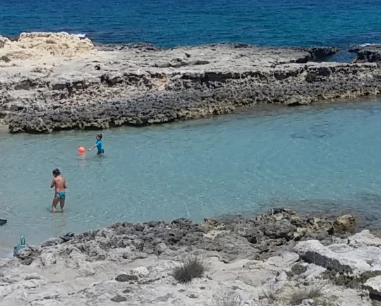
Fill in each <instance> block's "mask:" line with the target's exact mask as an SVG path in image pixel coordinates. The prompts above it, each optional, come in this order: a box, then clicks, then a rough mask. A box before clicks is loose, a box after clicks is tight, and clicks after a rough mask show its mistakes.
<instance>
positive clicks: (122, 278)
mask: <svg viewBox="0 0 381 306" xmlns="http://www.w3.org/2000/svg"><path fill="white" fill-rule="evenodd" d="M115 280H116V281H117V282H122V283H125V282H131V281H138V280H139V277H138V276H137V275H134V274H119V275H118V276H117V277H116V278H115Z"/></svg>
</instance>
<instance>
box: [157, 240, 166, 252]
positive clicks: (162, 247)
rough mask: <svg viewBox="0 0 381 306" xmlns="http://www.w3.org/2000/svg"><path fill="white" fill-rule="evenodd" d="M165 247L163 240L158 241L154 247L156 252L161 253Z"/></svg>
mask: <svg viewBox="0 0 381 306" xmlns="http://www.w3.org/2000/svg"><path fill="white" fill-rule="evenodd" d="M166 249H167V245H166V244H165V243H163V242H162V243H159V244H158V245H157V246H156V248H155V250H156V253H157V254H161V253H163V252H164V251H165V250H166Z"/></svg>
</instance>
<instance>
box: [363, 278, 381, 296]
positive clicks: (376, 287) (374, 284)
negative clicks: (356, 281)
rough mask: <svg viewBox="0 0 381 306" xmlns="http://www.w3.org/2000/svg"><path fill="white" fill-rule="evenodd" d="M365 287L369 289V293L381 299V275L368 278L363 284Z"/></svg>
mask: <svg viewBox="0 0 381 306" xmlns="http://www.w3.org/2000/svg"><path fill="white" fill-rule="evenodd" d="M363 288H364V289H367V290H369V293H370V294H372V295H375V296H377V297H378V299H381V275H380V276H376V277H372V278H370V279H368V280H367V281H366V282H365V284H364V285H363Z"/></svg>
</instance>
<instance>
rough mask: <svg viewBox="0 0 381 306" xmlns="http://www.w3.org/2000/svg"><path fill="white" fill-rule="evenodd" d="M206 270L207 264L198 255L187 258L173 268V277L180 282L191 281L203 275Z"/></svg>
mask: <svg viewBox="0 0 381 306" xmlns="http://www.w3.org/2000/svg"><path fill="white" fill-rule="evenodd" d="M205 270H206V264H205V262H204V261H203V260H201V259H200V258H198V257H193V258H188V259H185V260H184V262H183V263H182V264H181V265H180V266H177V267H175V268H174V269H173V277H174V278H175V279H176V280H177V281H178V282H179V283H182V284H184V283H189V282H191V281H192V279H194V278H198V277H202V276H203V275H204V272H205Z"/></svg>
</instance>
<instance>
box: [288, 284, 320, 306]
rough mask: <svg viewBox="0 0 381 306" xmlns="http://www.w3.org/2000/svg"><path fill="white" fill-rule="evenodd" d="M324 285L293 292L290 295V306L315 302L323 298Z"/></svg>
mask: <svg viewBox="0 0 381 306" xmlns="http://www.w3.org/2000/svg"><path fill="white" fill-rule="evenodd" d="M323 288H324V285H316V286H313V287H310V288H301V289H298V290H295V292H294V293H292V295H291V299H290V303H291V305H300V304H301V303H302V302H303V301H304V300H309V299H311V300H315V299H318V298H320V297H322V296H323Z"/></svg>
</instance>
